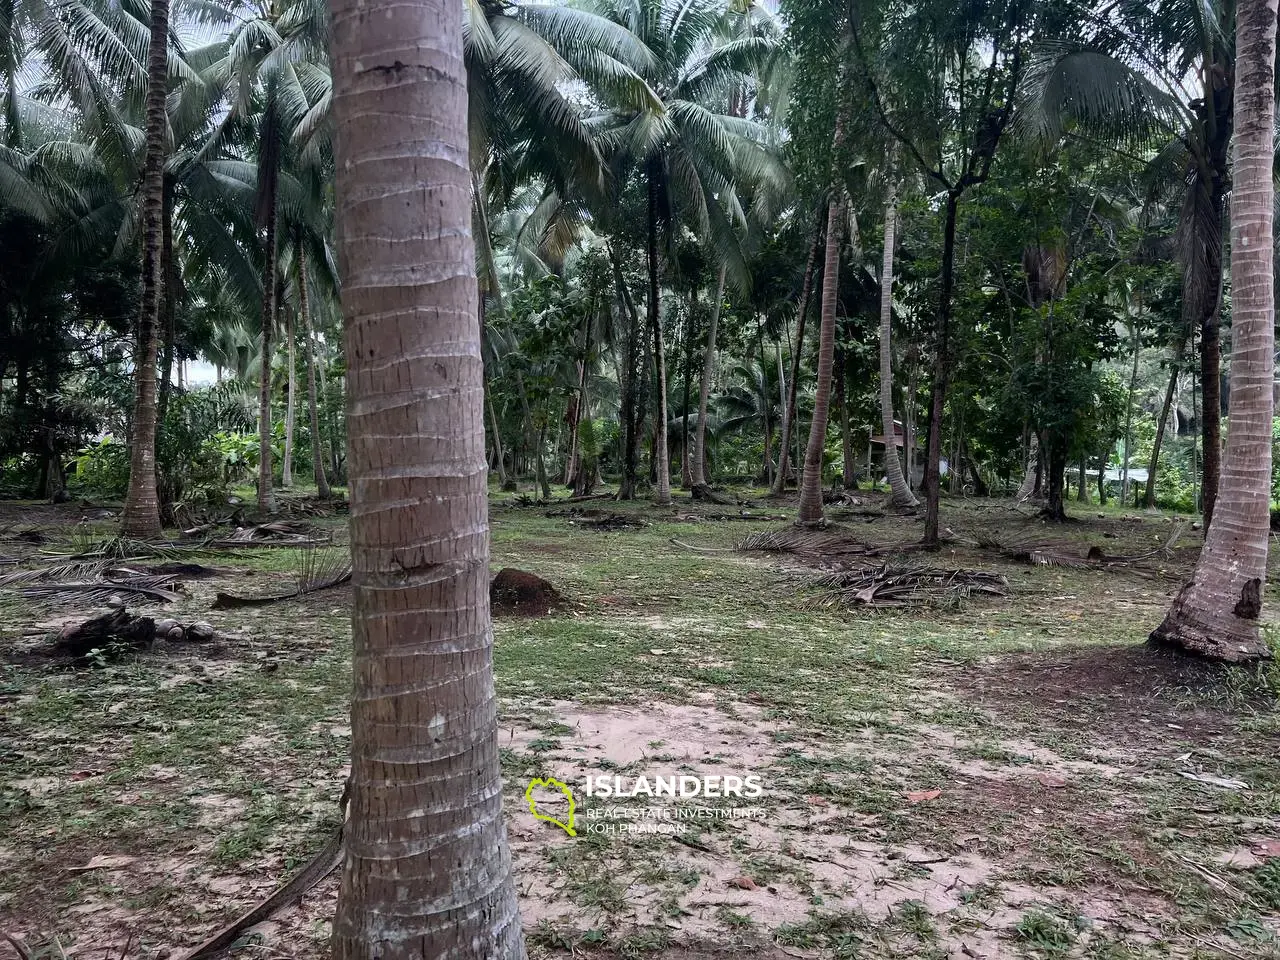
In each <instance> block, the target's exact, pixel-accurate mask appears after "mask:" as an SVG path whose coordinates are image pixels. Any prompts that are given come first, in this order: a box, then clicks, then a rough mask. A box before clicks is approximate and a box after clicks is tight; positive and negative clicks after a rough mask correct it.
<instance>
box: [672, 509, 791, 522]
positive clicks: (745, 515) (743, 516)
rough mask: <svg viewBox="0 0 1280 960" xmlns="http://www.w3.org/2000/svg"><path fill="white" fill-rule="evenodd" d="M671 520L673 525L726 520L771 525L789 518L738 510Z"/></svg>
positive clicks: (677, 516)
mask: <svg viewBox="0 0 1280 960" xmlns="http://www.w3.org/2000/svg"><path fill="white" fill-rule="evenodd" d="M671 519H672V521H673V522H675V523H701V522H702V521H704V520H709V521H713V522H716V523H719V522H722V521H727V520H750V521H752V522H755V523H760V522H763V521H766V520H767V521H771V522H773V523H780V522H782V521H783V520H789V519H790V518H789V517H785V516H781V515H779V514H769V513H751V512H750V511H748V510H740V511H739V512H737V513H681V514H677V515H676V516H674V517H672V518H671Z"/></svg>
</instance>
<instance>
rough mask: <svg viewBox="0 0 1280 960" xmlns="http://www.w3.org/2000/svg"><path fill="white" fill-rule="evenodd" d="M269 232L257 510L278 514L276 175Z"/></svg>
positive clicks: (271, 178)
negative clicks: (274, 443)
mask: <svg viewBox="0 0 1280 960" xmlns="http://www.w3.org/2000/svg"><path fill="white" fill-rule="evenodd" d="M266 191H267V193H266V200H265V203H266V212H267V218H266V219H267V229H266V236H265V237H264V239H263V247H262V250H263V267H262V382H261V385H260V386H259V388H258V510H259V511H260V512H261V513H266V514H271V513H275V511H276V494H275V490H274V489H273V476H272V473H273V467H274V464H273V463H272V457H271V358H272V354H273V353H274V348H275V341H274V338H273V337H274V334H275V325H276V224H277V222H278V216H277V214H278V211H277V204H276V184H275V171H274V170H271V171H270V172H269V174H268V176H267V183H266Z"/></svg>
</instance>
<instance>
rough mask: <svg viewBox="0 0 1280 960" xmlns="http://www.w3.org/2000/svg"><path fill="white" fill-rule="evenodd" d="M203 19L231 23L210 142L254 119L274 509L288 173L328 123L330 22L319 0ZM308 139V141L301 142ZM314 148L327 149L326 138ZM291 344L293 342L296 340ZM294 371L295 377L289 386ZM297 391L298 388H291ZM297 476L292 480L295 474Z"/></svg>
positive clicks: (265, 459) (235, 7)
mask: <svg viewBox="0 0 1280 960" xmlns="http://www.w3.org/2000/svg"><path fill="white" fill-rule="evenodd" d="M196 16H197V19H199V20H200V21H202V22H204V23H207V24H209V25H211V26H216V27H221V28H225V29H228V30H229V31H230V32H229V33H228V36H227V40H226V42H225V44H224V45H223V47H222V56H221V58H219V59H218V60H216V61H214V62H213V63H211V64H210V65H209V66H208V68H207V69H206V70H205V71H204V73H205V75H206V76H207V77H208V78H209V79H208V82H209V83H210V85H213V86H217V87H218V88H219V89H223V90H225V92H226V96H227V99H228V102H229V109H228V111H227V113H226V117H225V118H224V119H223V121H222V122H221V123H220V124H219V126H218V128H217V130H216V131H215V133H214V135H213V137H212V138H211V140H210V148H215V147H217V146H218V145H220V144H222V143H223V142H225V141H226V140H227V139H228V138H229V137H230V136H232V134H233V131H234V130H236V128H237V127H239V128H240V129H244V128H245V127H246V125H247V124H249V123H250V122H252V124H253V126H254V127H255V128H256V131H255V133H254V134H253V146H254V148H255V151H254V152H255V154H256V156H255V161H256V171H255V177H254V181H255V197H254V218H255V221H256V225H257V228H258V230H260V231H261V235H260V241H259V242H260V245H261V250H262V371H261V382H260V384H259V413H258V446H259V452H258V509H259V510H260V511H261V512H263V513H267V514H270V513H274V512H275V508H276V504H275V491H274V489H273V471H274V464H273V462H272V446H271V439H272V420H271V368H272V362H273V360H274V357H275V350H274V349H273V344H274V336H275V332H276V323H277V321H276V317H277V312H278V306H279V304H278V290H277V288H278V286H279V282H280V278H279V254H280V251H279V242H278V240H279V237H278V235H279V232H280V190H281V177H282V175H283V174H284V172H285V171H287V169H288V165H289V163H290V162H291V161H292V160H293V159H294V158H293V156H292V154H291V151H290V147H291V145H292V144H293V141H294V140H295V139H297V140H298V141H305V140H306V139H307V137H309V136H310V135H311V134H314V133H315V132H316V131H317V130H318V129H320V128H322V127H323V126H324V118H325V117H326V116H327V113H328V110H329V104H330V100H331V86H330V83H329V78H328V76H327V67H326V59H327V54H326V51H325V43H326V40H327V34H328V29H327V22H326V19H325V11H324V5H323V3H320V2H318V0H258V2H256V3H251V4H249V5H248V6H247V8H246V7H244V6H242V5H241V4H239V3H235V2H232V0H221V2H212V3H207V4H201V5H199V6H198V7H197V8H196ZM299 145H300V146H301V145H302V144H301V143H300V144H299ZM313 149H322V146H321V145H320V144H317V145H315V147H313ZM290 344H292V340H290ZM292 383H293V375H292V374H291V375H290V385H292ZM290 396H291V397H292V391H291V393H290ZM290 479H292V478H290Z"/></svg>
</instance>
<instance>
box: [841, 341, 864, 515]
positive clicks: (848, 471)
mask: <svg viewBox="0 0 1280 960" xmlns="http://www.w3.org/2000/svg"><path fill="white" fill-rule="evenodd" d="M835 366H836V368H835V378H836V409H837V410H839V411H840V453H841V455H842V460H843V467H842V468H841V470H840V481H841V484H842V485H843V486H844V488H845V489H846V490H853V489H855V488H856V487H857V486H858V470H857V467H856V466H854V462H853V461H854V454H853V427H852V426H851V425H850V423H849V396H848V391H847V390H846V387H845V383H846V381H847V380H848V376H849V371H848V364H847V363H846V362H845V357H844V351H843V350H841V349H840V348H839V347H838V346H837V347H836V364H835ZM868 447H870V443H868Z"/></svg>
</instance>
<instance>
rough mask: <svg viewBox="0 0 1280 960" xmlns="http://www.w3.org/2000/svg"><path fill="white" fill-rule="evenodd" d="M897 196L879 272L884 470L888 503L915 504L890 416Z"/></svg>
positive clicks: (892, 198) (888, 217)
mask: <svg viewBox="0 0 1280 960" xmlns="http://www.w3.org/2000/svg"><path fill="white" fill-rule="evenodd" d="M896 203H897V198H896V197H895V196H894V195H893V194H892V193H891V194H890V195H889V205H888V207H887V208H886V209H885V212H884V261H883V264H882V266H881V271H880V420H881V425H882V426H883V427H884V470H885V475H886V476H887V477H888V478H889V503H890V505H891V506H894V507H914V506H916V498H915V495H914V494H913V493H912V492H911V487H910V486H909V485H908V484H907V478H906V477H905V476H904V475H903V473H902V463H901V461H899V460H898V431H897V429H896V428H895V427H894V417H893V342H892V340H891V337H892V321H893V242H894V228H895V226H896V225H897V211H896V209H895V205H896Z"/></svg>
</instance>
